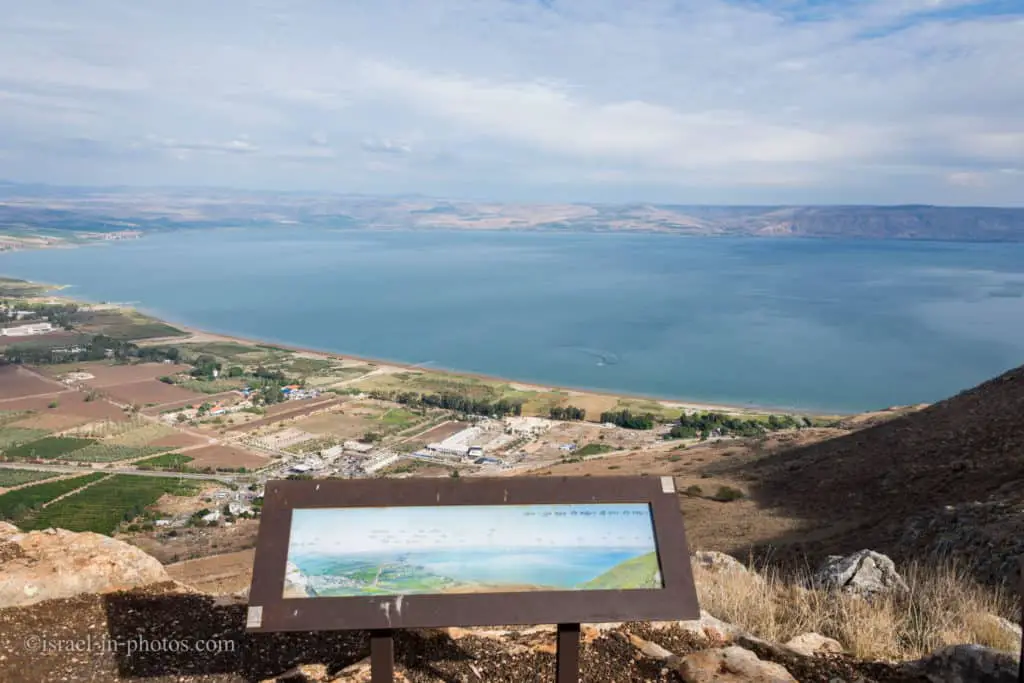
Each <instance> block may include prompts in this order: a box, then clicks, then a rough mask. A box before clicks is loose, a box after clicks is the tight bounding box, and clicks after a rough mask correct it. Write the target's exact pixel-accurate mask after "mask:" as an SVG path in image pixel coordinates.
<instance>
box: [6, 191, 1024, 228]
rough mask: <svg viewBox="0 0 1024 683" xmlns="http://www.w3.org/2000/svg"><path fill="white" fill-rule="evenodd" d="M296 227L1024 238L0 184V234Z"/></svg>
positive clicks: (733, 212) (309, 196)
mask: <svg viewBox="0 0 1024 683" xmlns="http://www.w3.org/2000/svg"><path fill="white" fill-rule="evenodd" d="M126 222H127V223H129V224H130V227H134V228H136V229H139V230H142V231H143V232H145V231H166V230H175V229H186V228H210V227H239V226H259V225H268V224H269V225H300V226H313V227H332V228H339V227H341V228H361V229H392V230H394V229H416V230H489V231H507V230H539V231H549V232H607V233H626V232H633V233H637V232H640V233H664V234H680V235H699V236H735V237H741V236H749V237H768V238H787V237H811V238H822V239H836V238H846V239H886V240H939V241H975V242H1020V241H1024V208H1012V207H955V206H936V205H928V204H900V205H878V206H872V205H791V204H790V205H787V204H783V205H775V206H771V205H751V206H728V205H722V206H718V205H689V204H671V203H652V202H631V203H623V204H604V203H596V202H590V203H586V202H575V203H574V202H565V203H550V202H548V203H522V202H519V203H516V202H488V201H470V200H459V199H450V198H430V197H415V196H370V195H360V194H341V193H286V192H253V191H245V190H226V189H212V188H211V189H171V188H149V189H147V188H124V187H117V188H86V187H83V188H65V187H49V186H44V185H38V184H31V185H30V184H17V183H5V182H0V233H6V234H32V233H33V231H36V232H43V233H47V232H75V231H97V230H99V231H102V230H104V229H108V230H109V229H113V227H114V226H117V227H123V226H124V224H125V223H126Z"/></svg>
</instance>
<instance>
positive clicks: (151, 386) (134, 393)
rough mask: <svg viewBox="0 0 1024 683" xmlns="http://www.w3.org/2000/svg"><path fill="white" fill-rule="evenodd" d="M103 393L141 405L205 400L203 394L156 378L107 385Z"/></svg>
mask: <svg viewBox="0 0 1024 683" xmlns="http://www.w3.org/2000/svg"><path fill="white" fill-rule="evenodd" d="M103 393H104V394H106V395H107V396H109V397H110V398H111V399H113V400H114V401H117V402H118V403H134V404H136V405H139V406H143V405H146V404H147V403H156V404H158V405H159V404H164V403H171V402H172V401H185V400H191V401H205V400H206V399H205V397H204V395H203V394H200V393H196V392H193V391H189V390H188V389H184V388H182V387H179V386H175V385H173V384H164V383H163V382H161V381H159V380H155V379H145V380H141V381H139V382H128V383H125V384H116V385H106V386H104V388H103Z"/></svg>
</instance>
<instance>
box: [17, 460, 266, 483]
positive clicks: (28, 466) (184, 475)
mask: <svg viewBox="0 0 1024 683" xmlns="http://www.w3.org/2000/svg"><path fill="white" fill-rule="evenodd" d="M0 468H2V469H9V470H38V471H41V472H60V473H62V474H91V473H93V472H102V473H103V474H130V475H134V476H139V477H168V478H173V479H205V480H211V479H212V480H216V481H221V482H224V483H226V484H233V483H235V482H236V480H238V479H239V478H241V477H247V476H250V475H236V476H233V475H229V474H222V473H218V474H201V473H194V472H163V471H160V470H136V469H130V468H123V467H119V468H109V469H108V468H98V467H77V466H74V465H36V464H35V463H20V462H0Z"/></svg>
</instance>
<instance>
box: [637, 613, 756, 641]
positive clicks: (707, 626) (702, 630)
mask: <svg viewBox="0 0 1024 683" xmlns="http://www.w3.org/2000/svg"><path fill="white" fill-rule="evenodd" d="M651 626H652V627H654V628H663V627H671V626H677V627H679V628H680V629H682V630H683V631H685V632H687V633H689V634H691V635H694V636H697V637H698V638H701V639H703V640H705V641H707V642H709V643H711V644H722V643H729V642H732V641H733V640H734V639H735V638H736V637H737V636H738V635H740V634H741V633H742V631H741V629H739V628H738V627H736V626H733V625H732V624H728V623H726V622H724V621H722V620H721V619H718V618H716V617H713V616H711V615H710V614H709V613H707V612H706V611H704V610H701V611H700V619H691V620H689V621H669V622H654V623H652V624H651Z"/></svg>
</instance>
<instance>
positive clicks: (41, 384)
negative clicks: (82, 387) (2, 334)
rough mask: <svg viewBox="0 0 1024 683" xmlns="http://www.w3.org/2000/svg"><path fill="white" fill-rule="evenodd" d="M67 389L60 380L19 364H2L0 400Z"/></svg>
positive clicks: (0, 368) (0, 366) (0, 369)
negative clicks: (41, 374)
mask: <svg viewBox="0 0 1024 683" xmlns="http://www.w3.org/2000/svg"><path fill="white" fill-rule="evenodd" d="M66 389H67V387H66V386H64V385H63V384H60V383H59V382H54V381H53V380H50V379H46V378H44V377H41V376H39V375H37V374H36V373H34V372H30V371H29V370H26V369H25V368H22V367H19V366H17V365H0V401H2V400H5V399H11V398H24V397H27V396H37V395H40V394H52V393H55V392H58V391H64V390H66ZM0 405H3V404H0ZM2 409H3V410H6V408H2Z"/></svg>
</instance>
